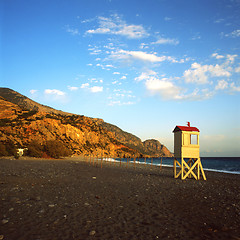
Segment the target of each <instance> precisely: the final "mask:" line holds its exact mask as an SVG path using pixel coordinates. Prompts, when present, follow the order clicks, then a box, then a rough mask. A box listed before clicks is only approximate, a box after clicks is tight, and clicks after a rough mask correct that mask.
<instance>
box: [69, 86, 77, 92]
mask: <svg viewBox="0 0 240 240" xmlns="http://www.w3.org/2000/svg"><path fill="white" fill-rule="evenodd" d="M68 89H69V90H70V91H76V90H78V87H71V86H68Z"/></svg>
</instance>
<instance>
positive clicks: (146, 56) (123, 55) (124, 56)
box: [111, 50, 177, 63]
mask: <svg viewBox="0 0 240 240" xmlns="http://www.w3.org/2000/svg"><path fill="white" fill-rule="evenodd" d="M111 57H112V58H114V59H118V60H131V59H133V60H134V59H137V60H140V61H146V62H151V63H155V62H163V61H170V62H177V61H176V59H175V58H173V57H170V56H160V57H159V56H157V55H155V54H152V53H146V52H142V51H126V50H119V51H117V52H112V53H111Z"/></svg>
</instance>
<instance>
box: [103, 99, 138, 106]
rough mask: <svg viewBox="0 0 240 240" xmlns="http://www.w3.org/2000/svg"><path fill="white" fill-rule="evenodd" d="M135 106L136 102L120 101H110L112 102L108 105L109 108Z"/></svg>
mask: <svg viewBox="0 0 240 240" xmlns="http://www.w3.org/2000/svg"><path fill="white" fill-rule="evenodd" d="M133 104H135V102H132V101H127V102H122V101H120V100H117V101H110V102H109V103H108V105H109V106H115V105H118V106H123V105H133Z"/></svg>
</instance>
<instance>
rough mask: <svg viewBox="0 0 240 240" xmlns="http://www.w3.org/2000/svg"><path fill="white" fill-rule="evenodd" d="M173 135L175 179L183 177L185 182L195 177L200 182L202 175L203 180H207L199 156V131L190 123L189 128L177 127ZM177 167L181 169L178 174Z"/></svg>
mask: <svg viewBox="0 0 240 240" xmlns="http://www.w3.org/2000/svg"><path fill="white" fill-rule="evenodd" d="M173 133H174V165H173V168H174V177H175V178H178V177H179V176H180V175H181V179H182V180H183V179H186V178H187V177H189V178H191V177H192V176H193V177H194V178H195V179H196V180H199V179H200V175H202V177H203V179H204V180H206V176H205V173H204V171H203V167H202V163H201V159H200V154H199V149H200V146H199V134H200V131H199V129H198V128H196V127H191V126H190V123H189V122H188V125H187V126H176V127H175V128H174V130H173ZM178 159H179V160H178ZM185 160H186V161H185ZM177 165H178V166H179V167H180V171H179V172H178V173H177Z"/></svg>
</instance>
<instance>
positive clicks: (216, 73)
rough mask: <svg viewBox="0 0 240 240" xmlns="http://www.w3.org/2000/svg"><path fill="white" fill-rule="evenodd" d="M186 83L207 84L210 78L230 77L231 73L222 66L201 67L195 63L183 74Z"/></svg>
mask: <svg viewBox="0 0 240 240" xmlns="http://www.w3.org/2000/svg"><path fill="white" fill-rule="evenodd" d="M183 76H184V78H185V81H186V83H197V84H206V83H209V76H210V77H230V76H231V73H230V72H229V71H228V70H227V69H226V68H224V66H221V65H218V64H216V65H201V64H199V63H196V62H195V63H193V64H192V65H191V68H190V69H188V70H186V71H185V72H184V74H183Z"/></svg>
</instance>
